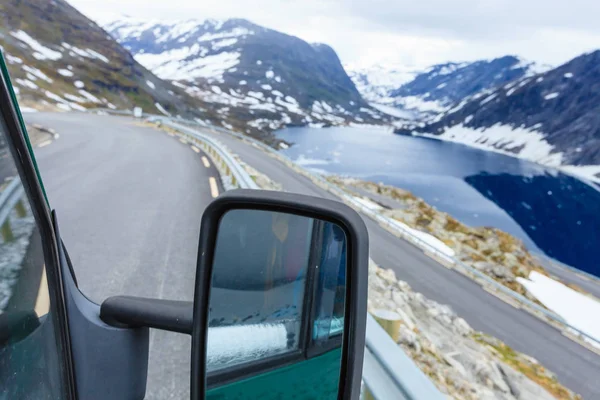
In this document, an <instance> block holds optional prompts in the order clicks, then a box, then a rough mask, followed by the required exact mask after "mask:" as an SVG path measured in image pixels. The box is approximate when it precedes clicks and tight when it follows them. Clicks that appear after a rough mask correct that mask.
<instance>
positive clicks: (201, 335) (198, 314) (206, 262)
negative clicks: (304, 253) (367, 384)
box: [191, 189, 369, 400]
mask: <svg viewBox="0 0 600 400" xmlns="http://www.w3.org/2000/svg"><path fill="white" fill-rule="evenodd" d="M234 210H248V211H252V210H256V211H257V212H258V211H263V212H271V213H276V214H278V215H282V214H283V215H285V214H289V215H291V216H294V217H295V216H298V217H307V218H311V219H314V220H318V221H324V222H325V223H330V224H333V226H337V227H339V229H341V231H343V234H344V235H345V242H344V246H345V247H344V256H345V262H346V264H345V276H344V281H345V286H344V289H343V291H344V292H345V297H344V314H343V325H344V327H343V337H342V340H341V360H340V375H339V387H338V390H337V398H338V399H350V398H358V397H359V394H360V385H361V375H362V365H363V353H364V345H365V331H366V312H367V279H368V278H367V277H368V257H369V239H368V231H367V228H366V226H365V224H364V222H363V220H362V219H361V217H360V216H359V215H358V213H356V212H355V211H354V210H353V209H351V208H350V207H348V206H346V205H345V204H342V203H340V202H336V201H331V200H326V199H323V198H317V197H311V196H304V195H298V194H291V193H284V192H274V191H261V190H248V189H240V190H234V191H230V192H226V193H225V194H223V195H221V196H220V197H219V198H217V199H216V200H214V201H213V202H212V203H211V204H210V205H209V206H208V207H207V208H206V210H205V211H204V214H203V216H202V225H201V230H200V243H199V247H198V264H197V271H196V282H195V293H194V316H193V328H192V359H191V363H192V365H191V376H192V379H191V399H193V400H199V399H204V398H205V396H206V392H207V389H208V384H207V372H208V370H207V354H208V336H209V335H208V332H209V329H208V327H209V314H210V307H209V305H210V299H211V285H212V282H213V276H214V271H213V264H214V261H215V252H216V246H217V237H218V234H219V228H220V224H221V222H222V221H223V217H224V216H225V214H227V213H228V212H230V211H234ZM273 224H274V225H273V226H274V227H275V222H274V223H273ZM287 229H288V227H287V225H286V226H285V228H284V231H285V232H286V235H287V232H288V230H287ZM337 229H338V228H336V230H337ZM237 256H238V257H239V258H242V257H244V255H243V254H239V255H237ZM242 261H243V260H242ZM318 267H319V266H318V265H314V266H313V268H318ZM312 328H313V327H312V326H311V328H309V329H312ZM310 334H311V333H309V335H310ZM274 367H276V365H275V366H274Z"/></svg>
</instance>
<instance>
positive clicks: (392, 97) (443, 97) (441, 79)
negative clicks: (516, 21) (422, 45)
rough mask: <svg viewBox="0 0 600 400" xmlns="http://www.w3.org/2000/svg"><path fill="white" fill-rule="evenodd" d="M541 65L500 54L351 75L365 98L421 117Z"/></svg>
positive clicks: (432, 113)
mask: <svg viewBox="0 0 600 400" xmlns="http://www.w3.org/2000/svg"><path fill="white" fill-rule="evenodd" d="M544 68H546V67H541V66H539V65H537V64H535V63H531V62H526V61H524V60H521V59H519V58H517V57H514V56H504V57H500V58H496V59H493V60H481V61H475V62H463V63H455V62H449V63H445V64H437V65H434V66H432V67H429V68H427V69H426V70H425V71H422V72H416V71H411V70H408V71H407V70H404V71H402V69H401V68H400V69H399V68H398V67H395V68H391V69H389V71H387V72H384V71H381V67H374V68H371V69H369V70H363V71H354V72H352V73H351V76H352V78H353V80H354V81H355V83H356V85H357V87H358V88H359V90H360V91H361V93H362V94H363V96H365V98H366V99H368V100H369V101H371V102H374V103H379V104H384V105H388V106H394V107H396V108H399V109H402V110H405V112H406V111H409V112H410V111H412V112H413V118H417V119H423V118H425V117H427V116H430V115H435V114H437V113H439V112H443V111H445V110H447V109H448V108H450V106H451V105H452V104H453V103H455V102H457V101H460V100H462V99H463V98H465V97H467V96H471V95H474V94H476V93H479V92H481V91H483V90H489V89H493V88H496V87H498V86H500V85H503V84H506V83H508V82H511V81H513V80H515V79H519V78H521V77H524V76H531V75H534V74H535V73H537V72H540V71H541V70H543V69H544ZM399 71H402V73H401V74H399V73H398V72H399ZM398 78H401V79H398ZM399 116H401V115H399Z"/></svg>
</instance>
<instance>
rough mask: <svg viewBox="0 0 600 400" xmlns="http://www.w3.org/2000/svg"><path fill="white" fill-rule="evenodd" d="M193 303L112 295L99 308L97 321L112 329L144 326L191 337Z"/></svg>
mask: <svg viewBox="0 0 600 400" xmlns="http://www.w3.org/2000/svg"><path fill="white" fill-rule="evenodd" d="M193 315H194V303H193V302H191V301H175V300H162V299H148V298H143V297H132V296H113V297H109V298H108V299H106V300H104V302H103V303H102V305H101V306H100V318H101V319H102V320H103V321H104V322H106V323H107V324H108V325H111V326H115V327H124V326H125V327H129V328H139V327H143V326H145V327H148V328H155V329H161V330H164V331H170V332H178V333H187V334H188V335H191V334H192V325H193V323H192V322H193Z"/></svg>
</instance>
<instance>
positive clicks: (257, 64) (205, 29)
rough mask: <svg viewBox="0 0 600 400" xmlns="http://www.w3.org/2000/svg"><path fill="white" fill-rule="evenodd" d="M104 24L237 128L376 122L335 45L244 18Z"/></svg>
mask: <svg viewBox="0 0 600 400" xmlns="http://www.w3.org/2000/svg"><path fill="white" fill-rule="evenodd" d="M105 29H106V30H107V31H108V32H110V34H111V35H112V36H113V37H114V38H116V39H117V40H118V41H119V42H120V43H121V44H122V45H123V46H124V47H125V48H127V49H129V50H130V51H131V52H132V53H133V55H134V57H135V59H136V60H137V61H139V62H140V63H141V64H142V65H144V66H146V67H147V68H149V69H151V70H152V71H153V72H154V73H156V74H157V75H158V76H159V77H161V78H163V79H166V80H170V81H172V82H173V84H174V85H176V86H178V87H180V88H182V89H184V90H185V91H186V92H187V93H189V94H190V95H192V96H195V97H197V98H200V99H202V100H203V101H206V102H209V103H212V104H214V105H215V106H217V107H219V109H218V111H219V113H220V114H221V115H223V116H230V117H232V118H231V119H234V120H236V121H238V122H236V123H235V124H234V125H235V127H236V128H237V129H238V130H242V131H246V132H249V133H252V132H254V131H257V130H261V131H271V130H273V129H277V128H279V127H281V126H283V125H295V124H310V123H315V124H322V125H323V124H324V125H331V124H346V123H350V122H356V123H361V122H370V123H377V122H381V121H383V120H385V119H386V117H382V116H381V114H380V113H379V112H377V111H376V110H374V109H372V108H370V107H369V106H368V104H367V103H366V102H365V101H364V100H363V99H362V97H361V95H360V93H359V92H358V91H357V90H356V87H355V86H354V84H353V83H352V80H351V79H350V78H349V77H348V75H347V74H346V72H345V71H344V69H343V67H342V65H341V63H340V60H339V58H338V57H337V55H336V53H335V51H334V50H333V49H331V48H330V47H329V46H327V45H323V44H309V43H307V42H305V41H303V40H301V39H299V38H296V37H294V36H289V35H286V34H283V33H280V32H277V31H274V30H271V29H267V28H264V27H261V26H258V25H256V24H253V23H251V22H249V21H246V20H243V19H229V20H225V21H215V20H206V21H199V20H189V21H176V22H165V21H144V20H137V19H133V18H129V17H125V18H123V19H119V20H117V21H114V22H111V23H108V24H106V25H105Z"/></svg>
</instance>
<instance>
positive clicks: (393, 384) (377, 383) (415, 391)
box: [363, 314, 445, 400]
mask: <svg viewBox="0 0 600 400" xmlns="http://www.w3.org/2000/svg"><path fill="white" fill-rule="evenodd" d="M363 382H364V383H365V385H366V386H367V387H368V388H369V392H370V394H371V395H372V396H373V397H374V398H376V399H382V400H383V399H386V400H387V399H399V400H412V399H415V400H416V399H427V400H437V399H440V400H441V399H444V398H445V397H444V396H443V395H442V394H441V393H440V391H439V390H438V389H437V388H436V387H435V386H434V384H433V383H432V382H431V380H430V379H429V378H428V377H427V376H426V375H425V374H424V373H423V372H422V371H421V370H420V369H419V368H418V367H417V366H416V365H415V363H414V362H413V360H411V359H410V357H408V356H407V355H406V353H404V351H403V350H402V349H401V348H400V347H398V344H397V343H396V342H394V340H393V339H392V338H391V337H390V336H389V335H388V333H387V332H386V331H385V330H384V329H383V328H382V327H381V325H379V323H377V321H376V320H375V318H373V317H372V316H371V315H370V314H367V337H366V345H365V359H364V365H363Z"/></svg>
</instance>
